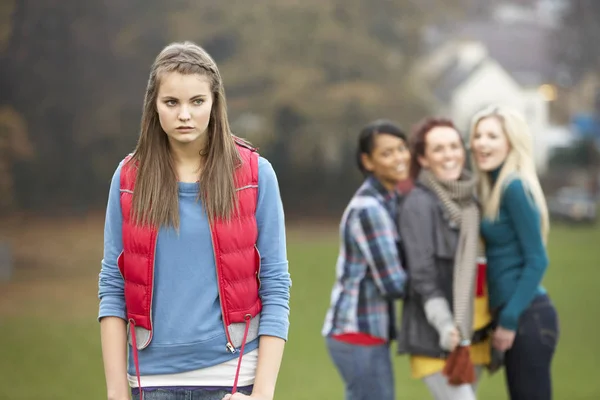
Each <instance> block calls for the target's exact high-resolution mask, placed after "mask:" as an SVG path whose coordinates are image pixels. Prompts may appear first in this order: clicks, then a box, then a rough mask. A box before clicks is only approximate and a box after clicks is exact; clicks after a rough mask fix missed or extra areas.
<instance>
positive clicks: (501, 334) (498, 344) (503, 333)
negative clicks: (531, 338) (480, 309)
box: [492, 326, 516, 351]
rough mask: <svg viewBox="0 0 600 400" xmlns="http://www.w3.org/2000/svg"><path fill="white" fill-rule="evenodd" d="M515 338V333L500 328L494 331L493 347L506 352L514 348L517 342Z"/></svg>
mask: <svg viewBox="0 0 600 400" xmlns="http://www.w3.org/2000/svg"><path fill="white" fill-rule="evenodd" d="M515 336H516V332H515V331H509V330H508V329H504V328H503V327H501V326H499V327H498V328H496V330H495V331H494V336H493V337H492V345H493V346H494V348H496V349H498V350H499V351H506V350H508V349H510V348H511V347H512V345H513V342H514V341H515Z"/></svg>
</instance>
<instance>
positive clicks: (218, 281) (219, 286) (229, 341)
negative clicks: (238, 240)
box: [208, 219, 235, 353]
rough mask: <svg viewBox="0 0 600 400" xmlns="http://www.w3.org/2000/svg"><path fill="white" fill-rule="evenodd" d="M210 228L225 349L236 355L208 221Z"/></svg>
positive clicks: (211, 228)
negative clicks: (224, 306)
mask: <svg viewBox="0 0 600 400" xmlns="http://www.w3.org/2000/svg"><path fill="white" fill-rule="evenodd" d="M208 227H209V230H210V240H211V244H212V249H213V256H214V257H215V268H216V270H217V289H218V291H219V304H220V305H221V319H222V320H223V328H225V337H227V344H226V345H225V348H226V349H227V351H229V352H230V353H235V347H233V344H231V337H230V336H229V330H228V329H227V324H226V323H225V309H224V308H223V292H222V290H221V271H220V269H219V261H218V260H217V252H216V251H215V238H214V236H213V227H212V223H211V222H210V219H209V221H208Z"/></svg>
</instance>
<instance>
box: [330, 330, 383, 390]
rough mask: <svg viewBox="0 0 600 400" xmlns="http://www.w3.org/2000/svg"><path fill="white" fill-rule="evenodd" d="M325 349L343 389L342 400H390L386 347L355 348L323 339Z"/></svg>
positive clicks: (351, 345)
mask: <svg viewBox="0 0 600 400" xmlns="http://www.w3.org/2000/svg"><path fill="white" fill-rule="evenodd" d="M326 341H327V349H328V351H329V355H330V356H331V359H332V360H333V363H334V364H335V366H336V367H337V370H338V372H339V373H340V375H341V377H342V380H343V381H344V386H345V389H346V397H345V399H346V400H374V399H377V400H394V399H395V394H394V374H393V371H392V360H391V357H390V346H389V344H383V345H377V346H359V345H353V344H348V343H344V342H341V341H338V340H335V339H332V338H327V339H326Z"/></svg>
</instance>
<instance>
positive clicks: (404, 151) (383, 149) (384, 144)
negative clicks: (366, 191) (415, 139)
mask: <svg viewBox="0 0 600 400" xmlns="http://www.w3.org/2000/svg"><path fill="white" fill-rule="evenodd" d="M362 164H363V166H364V167H365V169H366V170H367V171H369V172H370V173H372V174H373V175H374V176H375V178H377V179H378V180H379V181H380V182H381V183H382V184H383V185H384V186H385V187H386V188H387V189H389V190H392V189H394V188H395V187H396V186H397V185H398V183H399V182H401V181H403V180H405V179H406V178H408V172H409V166H410V152H409V151H408V148H407V146H406V143H405V142H404V140H402V139H400V138H399V137H396V136H394V135H390V134H387V133H385V132H383V133H378V134H376V135H375V137H374V138H373V150H372V151H371V154H366V153H363V154H362Z"/></svg>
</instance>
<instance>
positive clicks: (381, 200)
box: [322, 120, 410, 400]
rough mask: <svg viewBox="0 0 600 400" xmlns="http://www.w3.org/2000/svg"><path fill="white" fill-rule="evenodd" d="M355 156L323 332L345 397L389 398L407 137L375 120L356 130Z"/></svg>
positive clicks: (400, 284) (402, 278)
mask: <svg viewBox="0 0 600 400" xmlns="http://www.w3.org/2000/svg"><path fill="white" fill-rule="evenodd" d="M356 158H357V164H358V168H359V169H360V170H361V172H362V173H363V174H364V175H365V176H366V178H365V180H364V182H363V184H362V185H361V187H360V188H359V189H358V191H357V192H356V193H355V195H354V197H353V198H352V200H351V201H350V204H348V206H347V208H346V210H345V211H344V214H343V216H342V220H341V223H340V251H339V255H338V259H337V265H336V279H335V283H334V286H333V290H332V293H331V303H330V307H329V310H328V312H327V316H326V319H325V325H324V327H323V331H322V333H323V335H324V336H325V337H326V342H327V348H328V350H329V354H330V356H331V358H332V360H333V362H334V364H335V366H336V367H337V369H338V371H339V373H340V375H341V377H342V379H343V381H344V384H345V391H346V400H371V399H378V400H394V399H395V395H394V376H393V372H392V363H391V358H390V352H389V345H390V341H391V340H393V339H394V337H395V318H394V317H395V314H396V312H395V309H394V299H397V298H401V297H402V296H403V295H404V293H405V289H404V286H405V283H406V275H405V273H404V269H403V268H402V260H401V258H400V251H399V237H398V229H397V225H396V221H397V210H398V200H399V193H398V191H397V189H396V188H397V185H398V183H399V182H401V181H402V180H405V179H407V177H408V170H409V162H410V153H409V151H408V147H407V143H406V137H405V135H404V133H403V132H402V131H401V130H400V129H399V128H398V127H397V126H396V125H395V124H393V123H392V122H389V121H385V120H378V121H374V122H372V123H370V124H369V125H367V126H366V127H364V128H363V129H362V130H361V132H360V135H359V138H358V149H357V153H356Z"/></svg>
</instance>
